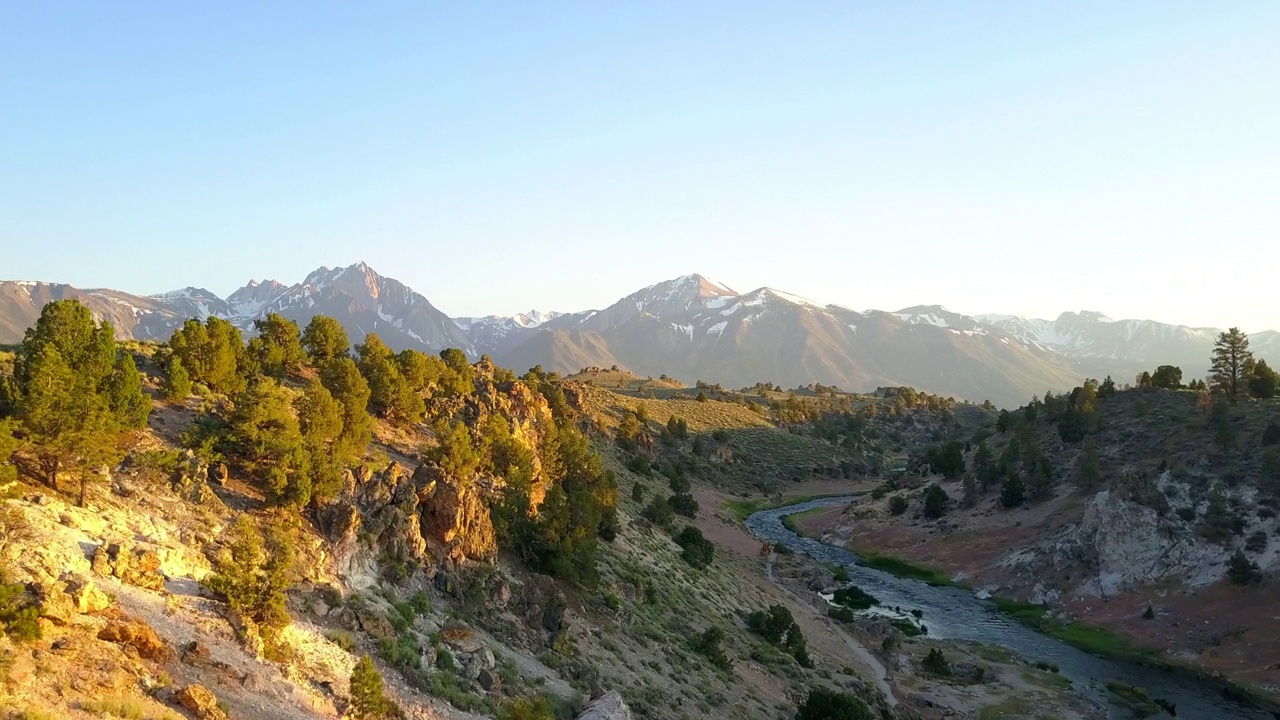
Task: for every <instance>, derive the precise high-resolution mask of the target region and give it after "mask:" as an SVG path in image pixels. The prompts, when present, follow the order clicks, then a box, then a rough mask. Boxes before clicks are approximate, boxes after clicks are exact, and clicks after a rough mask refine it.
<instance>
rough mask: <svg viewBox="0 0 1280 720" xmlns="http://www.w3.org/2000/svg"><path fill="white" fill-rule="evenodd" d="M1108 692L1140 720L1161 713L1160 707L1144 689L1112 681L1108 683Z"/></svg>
mask: <svg viewBox="0 0 1280 720" xmlns="http://www.w3.org/2000/svg"><path fill="white" fill-rule="evenodd" d="M1107 690H1108V691H1109V692H1110V693H1111V694H1112V695H1114V696H1116V697H1117V698H1118V699H1119V700H1120V701H1121V702H1122V703H1123V704H1124V705H1125V706H1126V707H1127V708H1129V710H1131V711H1132V712H1133V713H1134V714H1135V715H1136V716H1138V717H1140V718H1141V717H1150V716H1152V715H1155V714H1156V713H1158V712H1160V705H1158V704H1157V703H1156V702H1155V701H1153V700H1152V699H1151V697H1150V696H1149V695H1147V691H1146V690H1145V689H1143V688H1140V687H1137V686H1135V685H1130V684H1128V683H1123V682H1120V681H1119V680H1112V681H1110V682H1108V683H1107Z"/></svg>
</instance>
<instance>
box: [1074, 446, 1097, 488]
mask: <svg viewBox="0 0 1280 720" xmlns="http://www.w3.org/2000/svg"><path fill="white" fill-rule="evenodd" d="M1079 465H1080V488H1081V489H1082V490H1085V491H1089V490H1092V489H1093V488H1096V487H1097V486H1098V483H1099V482H1101V480H1102V471H1101V468H1100V461H1099V458H1098V446H1097V445H1095V444H1094V442H1093V441H1092V440H1085V442H1084V448H1083V449H1081V450H1080V460H1079Z"/></svg>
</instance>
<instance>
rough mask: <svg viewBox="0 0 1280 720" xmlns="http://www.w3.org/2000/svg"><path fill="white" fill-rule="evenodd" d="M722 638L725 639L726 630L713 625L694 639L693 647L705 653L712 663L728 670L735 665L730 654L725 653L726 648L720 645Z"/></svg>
mask: <svg viewBox="0 0 1280 720" xmlns="http://www.w3.org/2000/svg"><path fill="white" fill-rule="evenodd" d="M722 640H724V630H721V629H720V628H718V627H716V626H714V625H713V626H711V627H709V628H707V630H706V632H704V633H702V635H700V636H699V637H698V639H697V640H695V641H694V644H693V649H694V650H696V651H698V652H699V653H701V654H702V655H705V656H706V658H707V659H708V660H710V661H711V664H712V665H715V666H716V667H718V668H720V669H721V670H728V669H730V668H732V667H733V662H732V661H730V660H729V656H728V655H725V653H724V648H722V647H720V642H721V641H722Z"/></svg>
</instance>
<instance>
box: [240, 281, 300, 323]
mask: <svg viewBox="0 0 1280 720" xmlns="http://www.w3.org/2000/svg"><path fill="white" fill-rule="evenodd" d="M287 289H288V288H287V287H286V286H285V285H284V284H283V283H279V282H276V281H275V280H263V281H262V282H258V281H257V280H250V281H249V282H248V284H246V285H245V286H244V287H242V288H240V289H239V290H236V291H235V292H233V293H231V295H229V296H227V304H228V305H230V306H231V310H232V312H234V313H235V314H237V315H253V314H256V313H257V312H258V311H259V310H261V309H262V308H264V307H266V306H267V305H269V304H271V302H272V301H274V300H275V299H276V298H278V297H280V296H281V295H282V294H284V291H285V290H287Z"/></svg>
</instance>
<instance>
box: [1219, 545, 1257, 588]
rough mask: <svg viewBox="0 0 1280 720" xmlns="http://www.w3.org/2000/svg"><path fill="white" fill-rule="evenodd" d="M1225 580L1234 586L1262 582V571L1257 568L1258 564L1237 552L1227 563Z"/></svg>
mask: <svg viewBox="0 0 1280 720" xmlns="http://www.w3.org/2000/svg"><path fill="white" fill-rule="evenodd" d="M1227 578H1228V579H1230V580H1231V582H1233V583H1235V584H1236V585H1249V584H1252V583H1258V582H1262V569H1261V568H1259V567H1258V563H1256V562H1253V561H1252V560H1250V559H1249V558H1247V557H1245V555H1244V553H1242V552H1240V551H1239V550H1237V551H1236V553H1235V554H1234V555H1232V556H1231V560H1230V561H1229V562H1228V563H1227Z"/></svg>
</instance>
